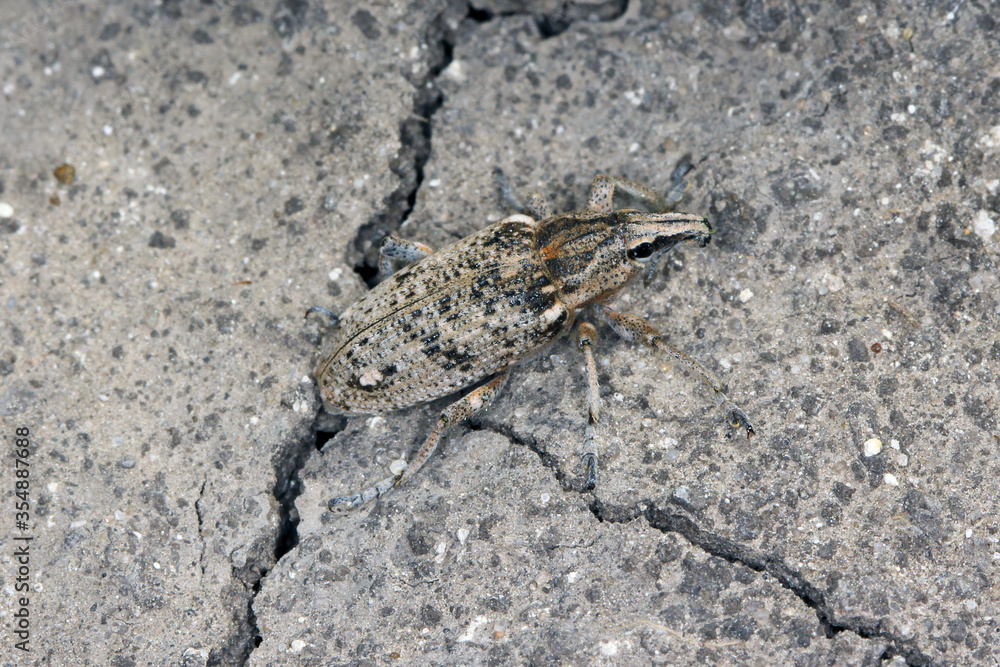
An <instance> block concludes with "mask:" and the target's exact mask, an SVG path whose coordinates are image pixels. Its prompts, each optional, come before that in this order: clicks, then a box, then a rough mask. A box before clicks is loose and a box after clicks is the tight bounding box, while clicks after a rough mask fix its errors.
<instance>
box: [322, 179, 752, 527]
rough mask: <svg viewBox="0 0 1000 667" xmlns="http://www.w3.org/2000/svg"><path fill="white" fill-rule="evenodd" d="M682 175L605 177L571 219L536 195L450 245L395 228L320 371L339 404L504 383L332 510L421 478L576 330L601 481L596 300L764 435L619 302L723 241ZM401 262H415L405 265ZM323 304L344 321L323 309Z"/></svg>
mask: <svg viewBox="0 0 1000 667" xmlns="http://www.w3.org/2000/svg"><path fill="white" fill-rule="evenodd" d="M682 176H683V173H681V174H680V175H679V177H678V178H677V179H676V181H677V187H675V188H674V190H673V191H672V192H671V194H669V195H668V196H666V197H664V196H662V195H660V194H658V193H656V192H655V191H653V190H651V189H650V188H647V187H646V186H643V185H640V184H638V183H634V182H632V181H628V180H625V179H623V178H617V177H613V176H604V175H601V176H597V177H596V178H595V179H594V182H593V185H592V186H591V191H590V199H589V201H588V204H587V208H586V210H583V211H574V212H570V213H562V214H559V215H553V214H552V211H551V209H550V207H549V205H548V204H547V203H546V202H545V201H544V200H543V199H542V197H541V196H540V195H537V194H533V195H531V196H530V197H529V199H528V200H527V203H526V206H525V207H524V210H525V211H526V213H527V214H525V213H519V214H516V215H511V216H510V217H507V218H505V219H503V220H501V221H499V222H497V223H495V224H493V225H490V226H489V227H486V228H485V229H482V230H481V231H479V232H477V233H475V234H472V235H471V236H468V237H466V238H464V239H462V240H460V241H458V242H456V243H453V244H452V245H450V246H448V247H446V248H443V249H442V250H439V251H437V252H433V251H432V250H431V249H430V248H428V247H427V246H424V245H421V244H417V243H412V242H408V241H403V240H401V239H397V238H395V237H391V236H390V237H386V239H385V240H384V241H383V243H382V246H381V249H380V260H379V271H380V273H381V274H382V277H383V280H382V282H381V283H379V284H378V285H377V286H376V287H375V288H373V289H372V290H371V291H370V292H368V294H366V295H365V296H364V297H362V298H361V299H359V300H358V301H356V302H355V303H354V304H352V305H351V306H350V307H349V308H347V310H346V311H344V312H343V313H342V314H341V316H340V318H339V322H337V325H336V326H335V327H334V329H333V331H332V333H331V335H330V338H329V339H328V341H327V343H326V346H325V348H324V353H323V356H322V359H321V360H320V362H319V365H318V366H317V368H316V371H315V376H316V379H317V381H318V384H319V391H320V395H321V397H322V399H323V403H324V406H325V407H326V409H327V410H329V411H331V412H339V413H348V414H351V413H355V414H356V413H378V412H385V411H390V410H398V409H401V408H406V407H410V406H414V405H417V404H420V403H425V402H427V401H431V400H434V399H436V398H440V397H442V396H447V395H449V394H452V393H455V392H457V391H460V390H462V389H465V388H467V387H470V386H472V385H474V384H476V383H477V382H479V381H481V380H485V379H487V378H491V379H489V381H488V382H486V383H485V384H482V385H480V386H478V387H476V388H475V389H473V390H472V391H470V392H468V393H467V394H465V395H464V396H462V397H461V398H459V399H458V400H456V401H455V402H453V403H451V404H450V405H449V406H448V407H446V408H445V409H444V411H443V412H442V413H441V414H440V416H439V417H438V419H437V422H436V423H435V425H434V427H433V429H432V431H431V433H430V435H429V436H428V437H427V439H426V440H425V441H424V443H423V444H422V445H421V447H420V449H419V450H418V451H417V453H416V454H415V455H414V456H413V458H412V460H410V461H409V463H408V464H406V465H405V466H399V467H398V468H394V469H392V470H391V472H392V475H390V476H389V477H386V478H385V479H382V480H381V481H379V482H378V483H376V484H374V485H372V486H370V487H368V488H366V489H364V490H363V491H360V492H358V493H355V494H353V495H348V496H341V497H338V498H334V499H333V500H331V501H330V508H331V510H336V511H339V510H344V509H350V508H353V507H357V506H359V505H361V504H363V503H365V502H368V501H370V500H372V499H374V498H377V497H379V496H381V495H382V494H384V493H385V492H386V491H388V490H389V489H390V488H392V487H393V486H395V485H398V484H401V483H402V482H404V481H405V480H406V479H408V478H409V477H411V476H412V475H413V474H414V473H416V471H417V470H419V469H420V467H421V466H422V465H423V464H424V463H425V462H426V461H427V459H428V458H429V457H430V456H431V454H433V453H434V450H435V449H436V447H437V445H438V442H439V441H440V439H441V436H442V434H443V433H444V431H445V430H446V429H448V428H449V427H451V426H454V425H456V424H458V423H460V422H461V421H462V420H464V419H465V418H467V417H469V416H471V415H473V414H474V413H475V412H476V411H478V410H479V409H480V408H482V407H483V406H484V405H486V404H487V403H489V402H490V401H491V400H492V399H493V398H494V397H495V396H496V395H497V394H498V393H499V392H500V390H501V389H502V387H503V384H504V382H505V381H506V379H507V378H508V376H509V375H510V369H511V367H512V366H514V365H515V364H517V363H519V362H521V361H524V360H526V359H529V358H531V357H533V356H535V355H537V354H539V353H540V352H542V351H543V350H545V349H546V348H547V347H548V346H549V345H551V344H552V343H553V342H554V341H556V340H557V339H558V338H560V337H561V336H563V335H566V334H567V333H569V332H570V331H572V330H573V329H574V327H575V338H576V342H577V345H578V346H579V348H580V349H581V351H582V352H583V354H584V357H585V359H586V365H587V379H588V382H587V412H588V422H587V426H586V433H585V439H584V455H583V464H584V468H585V474H586V485H587V488H592V487H593V486H594V484H595V482H596V476H597V436H596V425H597V423H598V420H599V414H600V410H599V402H600V399H599V393H598V385H597V368H596V364H595V362H594V346H595V344H596V340H597V332H596V330H595V328H594V327H593V325H591V324H590V323H589V322H586V321H583V320H582V319H580V320H578V318H577V315H578V313H579V312H580V311H582V310H583V309H585V308H588V307H590V308H591V309H592V310H593V311H594V312H595V313H596V315H597V316H598V317H599V318H600V319H601V320H603V321H604V322H605V323H607V324H608V325H609V326H610V328H611V329H612V330H614V331H615V332H616V333H617V334H619V335H620V336H622V337H624V338H627V339H632V340H638V341H640V342H642V343H644V344H646V345H648V346H650V347H653V348H656V349H659V350H662V351H664V352H666V353H667V354H669V355H670V356H672V357H673V358H675V359H677V360H679V361H681V362H683V363H684V364H685V365H687V366H688V367H689V368H691V369H692V370H694V371H695V372H697V373H698V374H699V375H700V376H701V377H702V379H704V381H705V382H706V383H707V384H708V385H709V386H710V387H712V389H713V390H714V392H715V396H716V400H717V402H718V404H719V406H720V407H721V408H722V409H723V410H724V411H725V413H726V415H727V417H728V418H729V420H730V421H731V422H732V423H733V425H734V426H739V427H741V428H742V429H744V431H745V432H746V435H747V437H748V438H749V437H751V436H752V435H753V434H754V429H753V426H752V425H751V423H750V420H749V419H748V418H747V416H746V415H745V414H744V413H743V411H742V410H740V409H739V408H738V407H736V405H734V404H733V403H732V402H731V401H730V400H729V399H728V398H727V397H726V395H725V394H724V393H723V392H722V387H721V385H720V384H719V382H718V380H716V379H715V377H714V376H713V375H712V374H711V373H710V372H709V371H708V370H707V369H706V368H705V367H704V366H702V365H701V364H699V363H698V362H697V361H695V360H693V359H692V358H691V357H689V356H688V355H687V354H685V353H684V352H682V351H681V350H679V349H677V348H676V347H674V346H672V345H671V344H669V343H668V342H666V340H665V339H664V337H663V336H662V335H661V334H660V332H659V331H657V330H656V329H655V328H654V327H653V326H652V325H650V324H649V323H648V322H646V321H645V320H644V319H642V318H641V317H638V316H635V315H629V314H626V313H620V312H618V311H616V310H613V309H612V308H611V306H610V305H609V304H610V303H613V302H614V300H615V298H616V297H617V296H618V295H619V294H621V292H622V291H623V290H624V289H625V287H626V286H627V285H628V284H629V283H630V282H631V281H632V279H633V278H635V277H636V276H638V275H639V274H640V273H642V272H643V271H648V275H650V276H651V275H652V271H653V268H654V267H655V265H656V262H657V261H658V260H659V258H660V257H661V256H662V255H663V253H665V252H666V251H667V250H669V249H670V248H672V247H673V246H675V245H677V244H678V243H681V242H685V241H693V242H697V243H700V244H701V245H702V246H704V245H705V244H706V243H707V242H708V240H709V239H710V237H711V234H712V231H713V230H712V227H711V225H709V223H708V220H707V219H706V218H704V217H702V216H699V215H693V214H689V213H675V212H670V209H671V208H672V207H673V205H674V204H676V202H677V201H679V200H680V193H682V192H683V185H684V184H683V183H682V180H681V177H682ZM615 188H619V189H620V190H622V191H624V192H626V193H628V194H630V195H632V196H633V197H635V198H636V199H638V200H641V201H642V202H643V203H644V204H645V205H646V206H647V207H648V208H649V209H650V212H646V211H639V210H633V209H619V210H614V208H613V205H612V195H613V193H614V190H615ZM392 260H401V261H404V262H407V263H408V266H406V267H404V268H402V269H400V270H399V271H397V272H395V273H391V271H392ZM390 273H391V275H390ZM310 312H322V313H325V314H328V315H331V318H332V319H336V318H334V317H332V314H331V313H330V312H329V311H327V310H325V309H323V308H319V307H315V308H312V309H310ZM307 314H308V313H307Z"/></svg>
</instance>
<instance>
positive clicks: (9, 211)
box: [0, 201, 14, 218]
mask: <svg viewBox="0 0 1000 667" xmlns="http://www.w3.org/2000/svg"><path fill="white" fill-rule="evenodd" d="M13 217H14V207H13V206H11V205H10V204H8V203H7V202H5V201H0V218H13Z"/></svg>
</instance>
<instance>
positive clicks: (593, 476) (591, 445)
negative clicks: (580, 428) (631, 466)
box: [576, 322, 601, 490]
mask: <svg viewBox="0 0 1000 667" xmlns="http://www.w3.org/2000/svg"><path fill="white" fill-rule="evenodd" d="M596 342H597V330H596V329H595V328H594V325H592V324H590V323H589V322H580V323H579V324H577V325H576V343H577V345H579V346H580V349H581V350H582V351H583V356H584V357H585V358H586V360H587V432H586V438H585V440H584V448H583V451H584V453H583V466H584V469H586V471H587V477H586V489H588V490H589V489H592V488H594V486H595V485H596V484H597V423H598V422H599V421H600V419H601V416H600V405H601V395H600V393H599V390H598V387H597V364H596V363H594V344H595V343H596Z"/></svg>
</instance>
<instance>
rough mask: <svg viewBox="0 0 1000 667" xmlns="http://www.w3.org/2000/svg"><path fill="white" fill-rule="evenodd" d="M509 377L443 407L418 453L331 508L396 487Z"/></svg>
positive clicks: (332, 503) (340, 498)
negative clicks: (447, 434) (390, 472)
mask: <svg viewBox="0 0 1000 667" xmlns="http://www.w3.org/2000/svg"><path fill="white" fill-rule="evenodd" d="M509 376H510V371H507V372H505V373H503V374H502V375H498V376H497V377H495V378H493V379H492V380H490V381H489V382H487V383H486V384H484V385H482V386H481V387H477V388H475V389H473V390H472V391H470V392H469V393H468V394H466V395H465V396H463V397H462V398H460V399H458V400H457V401H455V402H454V403H452V404H451V405H449V406H448V407H446V408H445V409H444V411H443V412H442V413H441V415H440V416H439V417H438V419H437V423H436V424H434V429H433V430H432V431H431V433H430V435H429V436H427V439H426V440H424V444H422V445H421V446H420V449H419V450H417V453H416V454H415V455H414V456H413V458H412V459H411V460H410V462H409V463H407V464H406V465H405V466H403V467H401V468H400V469H399V470H398V471H396V470H393V474H392V475H391V476H389V477H386V478H385V479H383V480H381V481H379V482H378V483H377V484H374V485H372V486H369V487H368V488H367V489H365V490H363V491H361V492H359V493H355V494H353V495H349V496H338V497H337V498H334V499H333V500H331V501H330V504H329V507H330V511H331V512H344V511H347V510H352V509H354V508H355V507H359V506H361V505H364V504H365V503H367V502H369V501H371V500H375V499H376V498H379V497H381V496H383V495H385V493H386V492H387V491H389V489H391V488H392V487H394V486H399V485H400V484H402V483H403V482H405V481H406V480H407V479H409V478H410V477H412V476H413V475H415V474H416V472H417V471H418V470H420V468H421V467H422V466H423V465H424V463H426V462H427V459H429V458H430V457H431V455H432V454H433V453H434V451H435V450H436V449H437V446H438V443H440V442H441V435H442V434H443V433H444V432H445V430H446V429H448V428H450V427H452V426H455V425H456V424H458V423H460V422H461V421H462V420H463V419H467V418H469V417H471V416H472V415H474V414H475V413H476V412H478V411H479V410H480V409H482V408H483V407H484V406H485V405H487V404H489V403H490V401H492V400H493V399H494V398H496V395H497V394H499V393H500V391H501V390H502V389H503V385H504V383H505V382H506V381H507V378H508V377H509Z"/></svg>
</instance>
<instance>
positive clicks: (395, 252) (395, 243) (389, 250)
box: [378, 236, 434, 280]
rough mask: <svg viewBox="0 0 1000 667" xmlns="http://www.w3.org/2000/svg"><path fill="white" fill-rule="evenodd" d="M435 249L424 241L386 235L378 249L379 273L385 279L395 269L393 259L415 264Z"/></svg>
mask: <svg viewBox="0 0 1000 667" xmlns="http://www.w3.org/2000/svg"><path fill="white" fill-rule="evenodd" d="M433 252H434V250H433V249H432V248H430V247H429V246H425V245H424V244H423V243H417V242H415V241H407V240H405V239H401V238H398V237H396V236H386V237H385V238H384V239H382V245H380V246H379V249H378V273H379V277H380V278H381V279H383V280H385V279H386V278H388V277H389V276H391V275H392V274H393V273H394V272H395V271H394V270H393V268H392V262H393V260H396V261H400V262H405V263H406V264H413V263H414V262H416V261H419V260H421V259H423V258H424V257H427V255H430V254H433Z"/></svg>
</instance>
